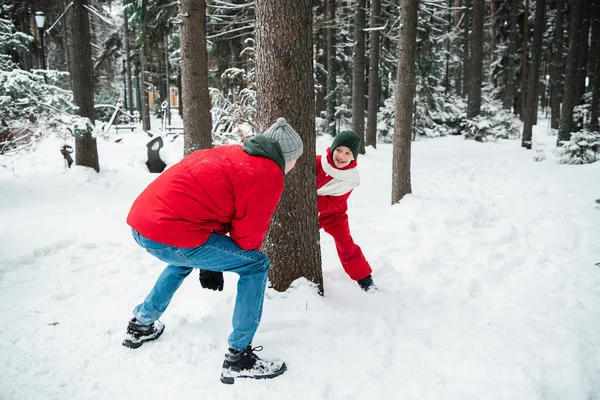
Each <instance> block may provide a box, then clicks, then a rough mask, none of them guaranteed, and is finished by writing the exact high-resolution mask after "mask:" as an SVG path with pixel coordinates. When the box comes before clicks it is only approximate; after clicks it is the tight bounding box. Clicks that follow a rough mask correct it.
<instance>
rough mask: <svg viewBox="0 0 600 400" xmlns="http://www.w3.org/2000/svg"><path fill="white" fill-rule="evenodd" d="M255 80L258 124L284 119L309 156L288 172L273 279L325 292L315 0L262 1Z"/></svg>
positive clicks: (272, 253)
mask: <svg viewBox="0 0 600 400" xmlns="http://www.w3.org/2000/svg"><path fill="white" fill-rule="evenodd" d="M283 27H284V28H283ZM256 79H257V86H258V90H259V97H258V112H257V123H258V126H259V128H261V129H265V128H267V127H268V126H269V125H270V124H271V123H273V122H275V121H276V119H277V118H278V117H284V118H285V119H286V120H287V121H288V123H289V124H290V125H291V126H292V127H293V128H294V129H295V130H296V131H297V132H298V134H299V135H300V136H301V137H302V140H303V142H304V154H303V155H302V157H300V159H299V160H298V162H297V164H296V167H295V168H294V170H293V171H291V173H290V174H289V175H287V176H286V188H285V191H284V193H283V196H282V198H281V201H280V202H279V206H278V207H277V210H276V212H275V215H274V216H273V220H272V222H271V226H270V229H269V233H268V234H267V237H266V239H265V243H264V245H263V250H264V251H265V253H266V254H267V255H268V256H269V259H270V260H271V268H270V270H269V279H270V281H271V283H272V285H273V288H275V290H278V291H283V290H286V289H287V288H288V287H289V286H290V284H291V283H292V282H293V281H295V280H296V279H298V278H300V277H304V278H307V279H308V280H309V281H311V282H314V283H315V284H316V285H317V287H318V289H319V291H320V293H321V294H322V293H323V273H322V271H321V248H320V244H319V224H318V218H317V207H316V205H317V193H316V190H315V179H316V168H315V157H316V146H315V140H316V136H315V118H314V95H313V86H314V79H313V60H312V1H311V0H296V1H294V5H293V7H291V6H290V4H289V3H287V2H281V1H279V0H257V2H256Z"/></svg>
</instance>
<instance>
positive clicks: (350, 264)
mask: <svg viewBox="0 0 600 400" xmlns="http://www.w3.org/2000/svg"><path fill="white" fill-rule="evenodd" d="M319 226H320V227H321V228H323V230H324V231H325V232H327V233H328V234H330V235H331V236H332V237H333V240H334V241H335V247H336V249H337V253H338V257H339V258H340V262H341V263H342V267H344V271H346V273H347V274H348V275H349V276H350V278H351V279H353V280H355V281H358V280H361V279H363V278H366V277H367V276H369V274H371V272H372V270H371V266H370V265H369V263H368V262H367V260H366V259H365V255H364V254H363V252H362V250H361V249H360V247H359V246H358V245H357V244H356V243H354V240H353V239H352V236H351V235H350V226H349V225H348V215H347V214H346V213H335V214H320V215H319Z"/></svg>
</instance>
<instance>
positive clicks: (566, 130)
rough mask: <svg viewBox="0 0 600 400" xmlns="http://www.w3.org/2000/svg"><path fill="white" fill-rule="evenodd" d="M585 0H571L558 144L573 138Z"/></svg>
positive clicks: (560, 144)
mask: <svg viewBox="0 0 600 400" xmlns="http://www.w3.org/2000/svg"><path fill="white" fill-rule="evenodd" d="M582 14H583V0H571V1H569V40H568V43H569V47H568V52H567V64H566V69H565V85H564V89H563V96H562V99H563V105H562V111H561V114H560V125H559V127H558V138H557V140H556V144H557V145H558V146H562V142H563V141H568V140H570V139H571V132H572V131H573V109H574V107H575V103H577V101H578V100H579V99H578V98H576V93H577V75H578V74H577V65H578V59H579V57H578V55H579V42H580V41H581V21H582V18H583V15H582Z"/></svg>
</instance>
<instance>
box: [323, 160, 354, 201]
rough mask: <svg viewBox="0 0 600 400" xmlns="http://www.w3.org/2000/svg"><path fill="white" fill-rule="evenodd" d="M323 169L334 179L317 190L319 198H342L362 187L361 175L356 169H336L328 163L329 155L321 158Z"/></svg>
mask: <svg viewBox="0 0 600 400" xmlns="http://www.w3.org/2000/svg"><path fill="white" fill-rule="evenodd" d="M321 167H323V170H324V171H325V173H326V174H327V175H329V176H332V177H333V179H332V180H331V181H329V182H327V183H326V184H324V185H323V186H321V187H320V188H319V189H317V196H341V195H343V194H346V193H348V192H349V191H351V190H352V189H354V188H355V187H357V186H358V185H360V175H359V173H358V170H357V169H356V167H355V168H351V169H345V170H341V169H336V168H334V167H332V166H331V165H330V164H329V162H328V161H327V153H325V154H323V156H321Z"/></svg>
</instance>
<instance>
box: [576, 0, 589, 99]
mask: <svg viewBox="0 0 600 400" xmlns="http://www.w3.org/2000/svg"><path fill="white" fill-rule="evenodd" d="M592 1H593V0H587V1H584V2H583V14H582V20H581V41H580V42H579V56H578V57H577V58H578V62H577V64H578V68H577V84H576V91H575V105H577V104H580V103H581V102H582V97H583V95H584V93H585V90H586V87H585V79H586V78H587V66H588V62H587V59H588V49H589V44H588V43H589V38H590V14H591V12H592Z"/></svg>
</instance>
